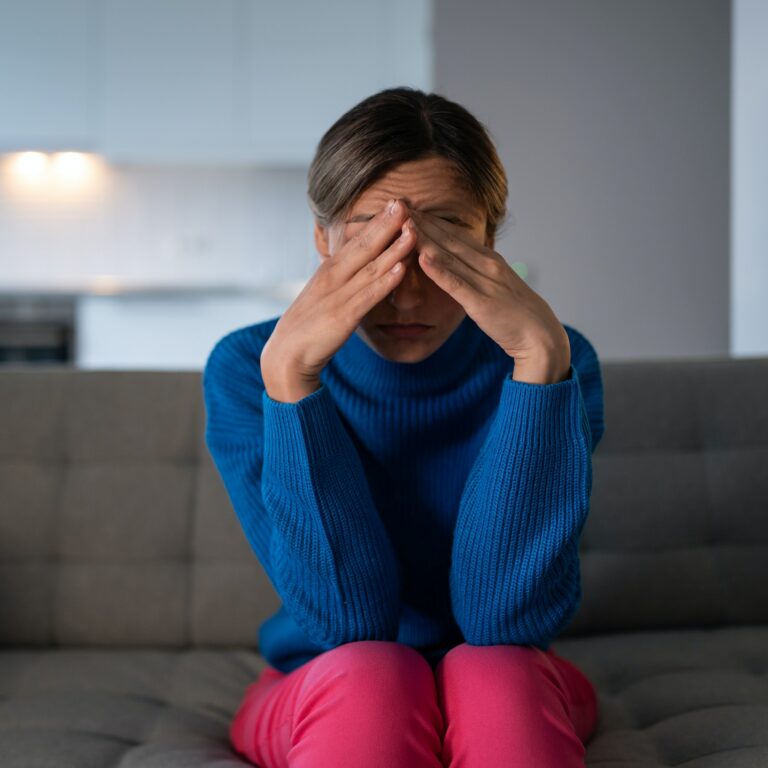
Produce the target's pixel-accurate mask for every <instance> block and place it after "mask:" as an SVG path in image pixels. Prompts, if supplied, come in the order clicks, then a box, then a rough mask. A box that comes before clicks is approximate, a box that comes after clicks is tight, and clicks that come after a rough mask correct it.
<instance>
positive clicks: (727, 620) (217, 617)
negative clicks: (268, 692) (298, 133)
mask: <svg viewBox="0 0 768 768" xmlns="http://www.w3.org/2000/svg"><path fill="white" fill-rule="evenodd" d="M603 378H604V385H605V397H606V413H605V424H606V432H605V436H604V437H603V440H602V442H601V444H600V445H599V446H598V448H597V451H596V452H595V455H594V457H593V492H592V507H591V511H590V517H589V520H588V522H587V524H586V526H585V529H584V533H583V536H582V542H581V553H582V554H581V563H582V585H583V599H582V603H581V606H580V609H579V612H578V614H577V615H576V617H575V618H574V621H573V622H572V623H571V625H570V626H569V627H568V628H567V629H566V631H565V632H564V633H563V635H561V636H560V638H558V640H557V641H556V642H555V643H554V648H555V650H556V651H557V652H558V653H560V654H561V655H563V656H565V657H567V658H569V659H571V660H572V661H574V663H576V664H577V665H579V666H580V668H581V669H583V670H584V671H585V672H586V673H587V675H588V676H589V677H590V678H591V679H592V680H593V681H594V682H595V684H596V686H597V688H598V692H599V698H600V723H599V726H598V731H597V733H596V734H595V736H594V737H593V738H592V740H591V741H590V743H589V747H588V759H587V764H588V765H590V766H592V765H594V766H600V767H601V768H622V767H623V766H627V767H628V768H629V767H630V766H631V767H632V768H644V767H645V766H648V767H649V768H650V767H651V766H676V765H685V766H686V768H713V767H718V768H719V767H720V766H729V767H731V766H732V767H734V768H737V767H738V768H742V767H743V768H746V767H747V766H749V767H752V766H754V767H756V768H757V767H758V766H759V767H760V768H765V767H766V766H768V400H767V399H766V394H765V393H766V392H768V358H755V359H741V360H700V361H687V362H644V363H603ZM204 419H205V414H204V408H203V404H202V391H201V384H200V373H199V372H127V371H126V372H115V371H111V372H110V371H96V372H95V371H77V370H69V369H56V368H51V369H40V368H37V369H32V368H30V369H22V368H17V369H12V368H6V369H4V370H2V371H0V766H2V768H6V767H7V768H20V767H21V766H24V768H28V767H29V766H34V767H35V768H38V767H45V766H51V767H54V766H55V768H67V767H68V766H78V767H79V766H94V767H95V766H99V767H100V768H101V767H102V766H105V767H111V766H118V765H119V766H120V768H138V767H139V766H140V767H141V768H147V767H148V766H153V767H154V766H158V767H159V766H163V768H164V767H165V766H169V767H172V766H185V767H187V768H189V767H191V766H229V765H233V766H234V765H243V761H242V760H241V759H240V758H239V757H238V756H237V755H236V754H234V753H233V752H232V750H231V749H230V747H229V745H228V742H227V725H228V723H229V720H230V719H231V716H232V715H233V714H234V710H235V708H236V706H237V704H238V702H239V700H240V697H241V696H242V693H243V692H244V690H245V688H246V686H247V685H248V684H250V683H251V682H252V681H253V680H254V679H255V678H256V676H257V675H258V672H259V670H260V669H261V667H262V666H263V663H264V662H263V659H262V658H261V657H260V656H259V654H258V652H257V648H256V638H257V630H258V627H259V625H260V624H261V622H262V621H263V620H264V619H266V618H267V617H269V616H270V615H271V614H272V613H273V612H274V610H276V608H277V607H278V606H279V600H278V598H277V596H276V594H275V593H274V590H273V588H272V586H271V584H270V582H269V581H268V579H267V578H266V575H265V574H264V572H263V570H262V568H261V566H260V565H259V563H258V561H257V560H256V559H255V556H254V555H253V554H252V552H251V550H250V548H249V546H248V544H247V542H246V540H245V537H244V535H243V534H242V532H241V530H240V528H239V524H238V522H237V519H236V516H235V514H234V512H233V511H232V509H231V506H230V504H229V501H228V498H227V495H226V491H225V490H224V488H223V486H222V484H221V481H220V479H219V477H218V474H217V472H216V469H215V467H214V465H213V463H212V461H211V459H210V456H209V454H208V452H207V449H206V447H205V443H204V423H205V422H204Z"/></svg>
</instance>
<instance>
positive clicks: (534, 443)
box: [450, 326, 604, 650]
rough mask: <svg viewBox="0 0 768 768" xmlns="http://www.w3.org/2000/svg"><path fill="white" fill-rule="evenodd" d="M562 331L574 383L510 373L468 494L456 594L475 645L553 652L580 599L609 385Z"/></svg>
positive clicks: (581, 340)
mask: <svg viewBox="0 0 768 768" xmlns="http://www.w3.org/2000/svg"><path fill="white" fill-rule="evenodd" d="M564 327H565V328H566V331H567V332H568V335H569V339H570V342H571V366H570V368H569V375H568V378H566V379H565V380H564V381H560V382H556V383H553V384H531V383H527V382H519V381H515V380H514V379H513V378H512V374H508V375H507V377H506V378H505V380H504V382H503V385H502V391H501V397H500V402H499V407H498V409H497V411H496V412H495V414H494V417H493V420H492V422H491V426H490V429H489V432H488V434H487V436H486V439H485V441H484V443H483V446H482V448H481V450H480V453H479V454H478V456H477V459H476V461H475V463H474V465H473V466H472V468H471V470H470V473H469V475H468V478H467V482H466V485H465V487H464V491H463V493H462V497H461V500H460V505H459V512H458V517H457V521H456V528H455V531H454V540H453V550H452V561H451V571H450V589H451V602H452V606H453V611H454V617H455V619H456V622H457V624H458V625H459V627H460V628H461V630H462V632H463V634H464V637H465V639H466V641H467V642H468V643H469V644H471V645H496V644H517V645H529V644H530V645H535V646H538V647H540V648H542V649H543V650H546V649H547V648H548V647H549V645H550V643H551V641H552V640H553V639H554V638H555V637H556V636H557V635H558V634H559V633H560V632H561V631H562V630H563V629H564V628H565V627H566V626H567V625H568V624H569V623H570V621H571V619H572V618H573V616H574V615H575V613H576V610H577V608H578V606H579V603H580V601H581V594H582V593H581V574H580V563H579V541H580V537H581V532H582V529H583V527H584V524H585V522H586V519H587V514H588V512H589V504H590V495H591V491H592V453H593V451H594V450H595V448H596V447H597V444H598V443H599V441H600V439H601V437H602V434H603V431H604V421H603V385H602V376H601V373H600V366H599V362H598V359H597V354H596V352H595V350H594V348H593V347H592V345H591V344H590V343H589V341H587V339H586V338H585V337H584V336H582V335H581V334H580V333H579V332H578V331H576V330H574V329H572V328H570V327H569V326H564Z"/></svg>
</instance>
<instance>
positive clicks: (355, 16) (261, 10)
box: [246, 0, 432, 165]
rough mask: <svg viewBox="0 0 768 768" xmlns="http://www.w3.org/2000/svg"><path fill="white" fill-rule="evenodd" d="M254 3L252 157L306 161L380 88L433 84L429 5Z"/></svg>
mask: <svg viewBox="0 0 768 768" xmlns="http://www.w3.org/2000/svg"><path fill="white" fill-rule="evenodd" d="M296 6H297V4H296V3H280V2H267V3H258V4H256V3H254V4H251V5H250V6H249V19H248V29H249V41H248V53H247V66H248V75H249V78H248V91H247V94H246V106H247V119H248V124H249V127H248V133H249V135H250V136H252V137H253V141H252V142H251V144H250V146H249V153H250V156H251V158H252V159H253V160H254V161H256V162H258V163H270V162H275V163H282V164H293V163H295V164H307V165H308V164H309V162H310V161H311V159H312V156H313V155H314V152H315V148H316V145H317V143H318V142H319V141H320V139H321V137H322V135H323V133H325V131H326V130H327V129H328V128H330V127H331V125H332V124H333V123H334V122H335V120H336V119H337V118H339V117H340V116H341V115H342V114H343V113H344V112H346V111H347V110H348V109H349V108H350V107H352V106H354V105H355V104H356V103H357V102H359V101H360V100H362V99H363V98H365V97H366V96H369V95H371V94H372V93H374V92H376V91H378V90H380V89H382V88H389V87H394V86H399V85H410V86H413V87H417V88H422V89H425V90H430V89H431V82H432V70H431V67H432V42H431V2H428V1H427V0H409V2H403V1H402V0H392V1H390V2H382V1H381V0H326V2H323V3H301V4H300V8H301V10H300V11H298V12H297V7H296Z"/></svg>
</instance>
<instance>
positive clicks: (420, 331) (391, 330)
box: [379, 323, 434, 339]
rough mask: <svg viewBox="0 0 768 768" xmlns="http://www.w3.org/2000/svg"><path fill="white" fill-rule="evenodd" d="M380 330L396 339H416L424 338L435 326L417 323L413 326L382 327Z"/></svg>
mask: <svg viewBox="0 0 768 768" xmlns="http://www.w3.org/2000/svg"><path fill="white" fill-rule="evenodd" d="M379 328H380V329H381V331H382V332H383V333H386V334H387V336H392V337H393V338H396V339H415V338H416V337H417V336H422V335H424V334H425V333H427V332H428V331H431V330H432V328H434V326H433V325H422V324H421V323H415V324H413V325H380V326H379Z"/></svg>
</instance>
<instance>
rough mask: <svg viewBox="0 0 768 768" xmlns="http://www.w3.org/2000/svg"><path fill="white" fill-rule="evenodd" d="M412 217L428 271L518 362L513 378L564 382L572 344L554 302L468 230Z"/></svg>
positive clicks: (422, 215) (421, 261)
mask: <svg viewBox="0 0 768 768" xmlns="http://www.w3.org/2000/svg"><path fill="white" fill-rule="evenodd" d="M410 215H411V216H410V221H409V222H408V227H410V228H413V230H414V232H415V233H416V238H417V243H416V246H415V247H416V249H417V250H418V251H419V264H420V265H421V268H422V269H423V271H424V273H425V274H426V275H427V277H429V278H430V279H431V280H433V281H434V282H435V283H436V284H437V285H438V286H439V287H440V288H442V289H443V290H444V291H445V292H446V293H448V294H449V295H450V296H451V297H452V298H453V299H454V300H455V301H457V302H458V303H459V304H461V305H462V307H463V308H464V311H465V312H466V313H467V314H468V315H469V316H470V317H471V318H472V319H473V320H474V321H475V323H476V324H477V326H478V327H479V328H480V329H481V330H482V331H484V332H485V333H486V334H487V335H488V336H489V337H490V338H492V339H493V340H494V341H495V342H496V343H497V344H498V345H499V346H500V347H501V348H502V349H503V350H504V351H505V352H506V353H507V354H508V355H509V356H510V357H512V358H514V360H515V367H514V372H513V378H514V379H515V380H517V381H527V382H529V383H533V384H536V383H540V384H550V383H555V382H558V381H564V380H565V379H566V378H567V377H568V373H569V368H570V364H571V348H570V342H569V339H568V334H567V333H566V331H565V328H564V327H563V324H562V323H561V322H560V321H559V320H558V319H557V316H556V315H555V313H554V312H553V311H552V308H551V307H550V306H549V304H548V303H547V302H546V301H545V300H544V299H543V298H542V297H541V296H540V295H539V294H538V293H536V291H534V290H533V289H532V288H530V287H529V286H528V285H527V284H526V282H525V281H524V280H523V279H522V278H521V277H520V276H519V275H518V274H517V273H516V272H515V271H514V270H513V269H512V268H511V267H510V266H509V264H507V262H506V261H505V260H504V257H503V256H501V255H500V254H498V253H497V252H496V251H494V250H493V249H492V248H488V247H487V246H484V245H481V244H480V243H479V242H478V241H477V240H475V239H474V238H473V237H472V235H471V234H470V233H468V232H467V229H466V228H465V227H460V226H458V225H457V224H453V223H451V222H448V221H446V220H445V219H441V218H439V217H438V216H435V215H433V214H429V213H423V212H421V211H416V210H413V209H411V210H410Z"/></svg>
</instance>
